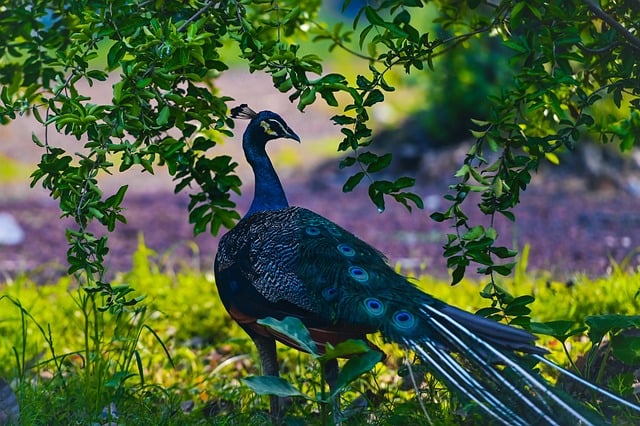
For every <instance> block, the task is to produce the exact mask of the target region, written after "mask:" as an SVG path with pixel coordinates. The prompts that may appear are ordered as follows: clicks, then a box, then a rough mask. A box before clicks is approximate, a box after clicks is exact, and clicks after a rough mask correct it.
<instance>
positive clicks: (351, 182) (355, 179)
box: [342, 172, 365, 192]
mask: <svg viewBox="0 0 640 426" xmlns="http://www.w3.org/2000/svg"><path fill="white" fill-rule="evenodd" d="M364 176H365V173H364V172H358V173H356V174H355V175H353V176H350V177H349V179H347V181H346V182H345V183H344V185H342V192H351V191H353V188H355V187H356V186H358V184H359V183H360V182H361V181H362V178H364Z"/></svg>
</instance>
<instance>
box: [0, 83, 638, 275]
mask: <svg viewBox="0 0 640 426" xmlns="http://www.w3.org/2000/svg"><path fill="white" fill-rule="evenodd" d="M256 78H258V79H259V77H255V76H242V75H240V76H238V75H231V76H230V77H225V78H224V79H222V80H221V87H222V89H221V90H222V91H223V92H224V93H225V94H227V93H228V94H229V95H231V96H233V97H234V98H235V99H237V100H238V101H239V102H238V103H240V102H242V101H244V100H245V99H253V98H251V97H250V96H254V95H255V94H252V93H251V90H252V87H257V86H260V87H263V88H264V87H267V88H269V90H268V91H267V92H266V93H265V94H264V95H263V96H260V97H258V98H257V99H258V102H254V108H255V109H274V110H277V111H280V112H281V113H282V115H283V116H285V117H286V119H287V121H288V123H289V124H290V126H291V127H292V128H293V129H294V130H296V131H297V132H298V133H299V134H300V136H301V137H302V139H303V143H302V145H300V146H298V145H296V144H294V143H292V142H290V141H286V142H274V144H278V146H279V148H276V150H277V149H280V151H279V153H276V154H275V155H274V157H275V158H276V160H277V161H276V163H277V164H276V165H277V168H278V169H279V171H280V172H281V175H282V176H283V177H284V179H283V180H284V183H285V187H286V191H287V193H288V196H289V200H290V202H291V204H295V205H300V206H303V207H307V208H310V209H312V210H315V211H316V212H318V213H320V214H322V215H325V216H327V217H329V218H330V219H331V220H333V221H335V222H336V223H338V224H339V225H341V226H343V227H344V228H346V229H348V230H350V231H351V232H353V233H355V234H356V235H358V236H359V237H361V238H362V239H364V240H365V241H367V242H369V243H371V244H373V245H374V246H376V247H378V248H379V249H380V250H381V251H383V252H384V253H385V254H386V255H387V256H388V257H389V260H390V262H391V263H392V264H397V263H400V264H401V265H402V267H403V268H404V270H413V271H416V270H418V271H419V270H424V271H425V272H428V273H432V274H434V275H436V276H446V275H447V269H446V267H445V264H446V263H445V260H444V259H443V258H442V245H443V243H444V241H446V234H447V233H448V232H451V231H452V230H451V228H450V224H439V223H436V222H434V221H432V220H430V219H429V214H430V213H432V212H433V211H436V210H444V209H445V208H446V204H445V203H446V202H445V201H444V199H443V198H442V195H443V194H444V193H446V191H447V187H448V185H449V184H450V183H451V181H452V180H451V176H453V174H454V173H455V160H456V159H457V155H458V154H456V152H455V150H453V151H452V152H449V153H444V154H443V152H442V151H433V152H423V153H421V154H420V158H421V161H419V162H418V164H417V169H416V170H415V172H416V174H417V176H418V178H419V179H418V185H417V187H416V192H417V193H418V194H419V195H421V196H422V197H423V198H424V200H425V204H426V209H425V210H424V211H420V210H414V212H413V213H409V212H407V211H406V209H404V208H403V207H402V206H399V205H396V204H394V202H393V201H389V202H388V208H387V209H386V210H385V211H384V212H383V213H378V212H377V210H376V208H375V207H374V206H373V204H372V203H371V202H370V201H368V196H367V194H366V188H365V187H362V188H358V189H356V190H355V191H354V192H352V193H348V194H344V193H342V192H341V185H342V183H344V181H345V179H346V178H347V177H348V175H346V174H345V172H344V171H339V170H338V167H337V163H338V160H337V159H335V158H333V159H327V157H326V156H324V155H319V154H317V152H318V151H319V150H321V149H320V148H318V145H315V146H314V145H311V146H309V145H308V144H307V145H305V142H304V141H305V140H309V139H313V140H314V141H316V142H317V144H319V143H320V142H318V141H323V138H325V139H331V138H335V137H336V136H337V134H338V131H337V129H336V128H335V127H333V126H331V124H330V122H329V120H328V116H329V114H330V113H331V112H330V111H326V110H323V109H322V108H320V107H315V108H312V109H311V110H309V111H308V112H306V113H305V114H304V115H303V114H300V113H298V112H297V111H296V110H295V108H294V107H292V106H291V105H289V104H288V103H287V101H286V98H285V97H283V96H280V95H278V94H277V92H275V93H274V92H273V91H271V89H270V86H269V85H268V83H266V82H265V81H263V80H256V81H257V83H256V85H255V86H254V85H252V84H249V83H250V82H251V81H254V80H251V79H256ZM107 88H108V87H107ZM265 90H267V89H265ZM100 96H103V98H104V99H106V96H108V94H106V95H105V94H99V95H97V96H96V98H97V99H98V100H100ZM104 99H102V101H104ZM311 117H313V120H311V119H310V118H311ZM24 123H25V122H22V123H21V124H15V123H14V124H13V125H12V126H9V127H3V128H0V136H1V138H0V140H1V142H0V157H1V156H2V155H4V156H6V157H11V158H13V159H14V161H15V160H18V161H21V162H22V164H33V163H34V162H35V161H37V159H38V156H39V155H40V152H38V151H37V149H36V147H35V146H34V145H33V144H32V143H31V137H30V134H31V132H35V133H36V134H39V135H40V136H42V135H43V133H44V131H43V129H41V128H39V127H38V126H36V125H34V123H33V122H31V123H30V124H28V125H25V124H24ZM239 128H240V130H241V129H242V128H243V126H239ZM238 133H239V132H238ZM324 142H326V140H324ZM65 143H66V141H65ZM331 143H334V145H335V142H331ZM239 145H240V144H239V143H238V140H237V136H236V138H234V139H233V140H232V141H231V142H229V143H228V144H225V145H224V146H222V148H221V151H222V152H224V151H225V150H227V151H228V152H229V153H230V154H232V155H234V156H235V158H236V160H237V161H238V162H239V163H241V167H240V169H239V172H240V175H241V177H242V178H243V181H245V182H247V185H246V186H245V187H244V195H243V196H242V197H237V202H238V206H239V209H240V211H241V212H242V211H246V208H247V206H248V203H249V200H250V197H251V194H252V189H251V177H250V174H249V172H248V169H247V167H246V165H244V164H243V159H242V158H241V156H240V155H239V149H238V148H239ZM292 156H293V160H291V158H292ZM445 158H446V161H445V160H443V159H445ZM279 160H281V161H279ZM433 164H438V168H437V170H433V168H432V166H433ZM414 166H415V165H414ZM427 168H428V169H429V170H426V169H427ZM413 172H414V171H411V172H410V173H413ZM589 179H590V177H588V176H585V175H583V174H580V173H572V172H571V171H566V170H565V171H564V172H558V171H556V170H550V169H544V170H543V171H542V172H541V175H540V176H537V177H536V178H535V179H534V183H533V185H532V186H531V188H530V189H529V190H527V191H526V192H525V193H524V194H523V195H522V203H521V205H520V206H519V207H518V208H517V209H516V211H515V213H516V217H517V221H516V222H515V223H512V222H509V221H508V220H506V219H500V220H499V222H498V223H497V226H496V227H497V228H498V231H499V233H500V235H501V242H502V243H504V244H505V245H508V246H513V245H515V246H516V247H518V248H522V247H524V245H525V244H529V245H530V246H531V250H530V255H529V259H528V263H529V269H530V270H546V271H549V272H550V273H551V275H552V276H553V277H554V278H555V279H558V280H567V281H568V280H572V279H574V277H575V276H579V274H580V273H587V274H589V275H591V276H597V275H603V274H606V273H608V272H609V271H610V268H611V265H612V261H614V262H618V263H623V264H625V265H628V266H629V267H635V266H637V265H638V263H639V262H640V256H638V252H637V251H636V248H637V247H639V246H640V215H639V214H638V201H639V200H638V197H637V196H636V195H634V193H633V191H630V190H628V188H626V187H624V185H620V184H619V182H613V184H611V185H606V184H605V185H593V182H589ZM123 183H127V184H129V186H130V190H129V195H128V196H127V198H126V201H125V203H124V204H125V206H126V208H127V211H126V212H125V215H126V217H127V220H128V223H127V224H126V225H120V226H119V227H118V228H117V230H116V231H115V232H114V233H113V234H111V235H110V236H109V246H110V248H111V251H110V253H109V255H108V257H107V261H108V263H107V268H108V271H109V273H110V274H113V273H116V272H119V271H126V270H127V269H128V268H129V267H130V266H131V256H132V253H133V252H134V251H135V249H136V247H137V244H138V242H139V237H140V236H144V240H145V242H146V244H147V246H148V247H150V248H152V249H153V250H155V251H156V252H157V253H158V254H159V255H160V256H161V262H162V264H163V266H166V267H170V268H179V267H180V266H181V265H188V266H195V267H198V268H202V269H203V270H210V269H212V266H213V258H214V257H215V253H216V246H217V239H218V238H217V237H213V236H211V235H209V234H202V235H199V236H197V237H195V238H194V237H193V234H192V227H191V225H190V224H189V223H188V219H187V218H188V214H187V208H186V207H187V204H188V195H187V193H181V194H178V195H175V194H173V192H172V190H171V188H172V186H171V182H170V179H169V178H168V177H167V176H166V175H164V174H163V173H159V174H158V175H157V176H150V175H148V174H143V173H139V172H138V171H134V172H130V173H128V174H127V175H126V176H122V177H116V178H114V179H112V180H110V181H108V183H107V184H106V185H105V187H106V188H107V191H109V190H113V189H114V188H117V186H119V185H121V184H123ZM0 190H1V192H0V213H3V212H5V213H9V214H11V215H13V216H14V217H15V218H16V220H17V221H18V223H19V225H20V226H21V227H22V228H23V230H24V231H25V238H24V240H23V241H22V242H21V243H20V244H18V245H5V246H0V277H2V278H4V277H7V276H9V277H10V276H14V275H16V274H18V273H20V272H27V273H28V274H30V275H32V276H34V277H35V278H36V279H38V280H39V281H46V280H48V279H51V278H53V277H55V276H59V275H61V274H63V273H64V269H65V252H66V249H67V244H66V239H65V229H66V227H68V226H73V224H72V223H71V222H70V221H69V220H67V219H61V218H60V213H59V210H58V207H57V202H56V201H53V200H51V199H50V198H49V197H48V196H47V194H46V193H45V192H44V191H43V190H42V189H38V188H35V189H30V188H29V186H28V182H27V179H17V180H16V181H13V182H9V183H7V184H4V185H3V186H2V187H0ZM475 207H476V206H475V205H474V204H473V203H472V202H469V203H468V206H467V212H468V214H469V215H470V216H471V217H472V223H484V224H486V223H487V220H486V218H484V217H483V216H482V215H481V214H480V213H479V212H478V211H477V209H476V208H475ZM98 231H99V229H98ZM100 232H101V231H100Z"/></svg>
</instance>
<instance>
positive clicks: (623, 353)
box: [611, 333, 640, 365]
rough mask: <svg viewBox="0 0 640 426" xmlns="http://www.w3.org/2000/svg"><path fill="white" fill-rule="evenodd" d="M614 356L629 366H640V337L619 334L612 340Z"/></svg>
mask: <svg viewBox="0 0 640 426" xmlns="http://www.w3.org/2000/svg"><path fill="white" fill-rule="evenodd" d="M611 347H612V349H613V356H615V357H616V358H618V359H619V360H620V361H622V362H624V363H625V364H629V365H640V336H633V335H630V334H627V333H619V334H616V335H615V336H613V337H612V338H611Z"/></svg>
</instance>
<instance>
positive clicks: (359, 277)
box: [349, 266, 369, 283]
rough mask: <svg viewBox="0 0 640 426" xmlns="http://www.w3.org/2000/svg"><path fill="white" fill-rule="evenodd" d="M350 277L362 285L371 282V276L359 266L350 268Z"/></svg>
mask: <svg viewBox="0 0 640 426" xmlns="http://www.w3.org/2000/svg"><path fill="white" fill-rule="evenodd" d="M349 275H351V278H353V279H354V280H356V281H358V282H361V283H366V282H367V281H369V274H368V273H367V271H365V270H364V269H362V268H361V267H359V266H352V267H351V268H349Z"/></svg>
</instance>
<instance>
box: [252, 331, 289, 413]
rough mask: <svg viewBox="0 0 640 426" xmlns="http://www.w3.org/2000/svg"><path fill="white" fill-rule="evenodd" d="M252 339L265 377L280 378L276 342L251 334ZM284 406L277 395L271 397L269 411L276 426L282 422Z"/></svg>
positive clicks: (269, 338)
mask: <svg viewBox="0 0 640 426" xmlns="http://www.w3.org/2000/svg"><path fill="white" fill-rule="evenodd" d="M249 335H250V336H251V339H252V340H253V342H254V343H255V345H256V347H257V348H258V355H259V356H260V361H261V363H262V374H263V375H264V376H276V377H279V376H280V366H279V365H278V357H277V355H276V341H275V340H274V339H273V338H271V337H265V336H262V335H260V334H256V333H249ZM282 408H283V404H282V401H281V398H279V397H277V396H276V395H270V396H269V411H270V414H271V419H272V421H273V423H274V424H279V423H280V422H281V420H282V414H283V413H282Z"/></svg>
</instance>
